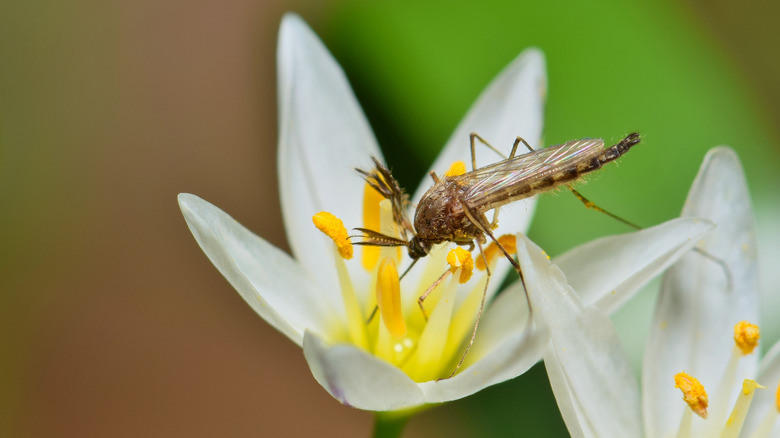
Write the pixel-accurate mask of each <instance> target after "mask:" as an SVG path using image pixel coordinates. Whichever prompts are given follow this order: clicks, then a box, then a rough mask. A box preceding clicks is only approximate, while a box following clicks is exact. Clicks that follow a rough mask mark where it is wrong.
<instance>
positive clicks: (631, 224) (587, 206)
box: [567, 186, 642, 230]
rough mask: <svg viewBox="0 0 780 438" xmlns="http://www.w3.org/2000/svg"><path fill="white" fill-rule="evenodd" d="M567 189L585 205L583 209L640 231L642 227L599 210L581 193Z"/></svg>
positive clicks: (599, 208)
mask: <svg viewBox="0 0 780 438" xmlns="http://www.w3.org/2000/svg"><path fill="white" fill-rule="evenodd" d="M567 187H568V188H569V190H571V192H572V193H573V194H574V196H576V197H577V199H579V200H580V202H582V203H583V204H584V205H585V208H590V209H591V210H596V211H598V212H600V213H604V214H606V215H607V216H609V217H611V218H612V219H615V220H616V221H618V222H622V223H624V224H626V225H628V226H629V227H631V228H633V229H635V230H641V229H642V227H640V226H639V225H636V224H634V223H633V222H629V221H627V220H625V219H623V218H622V217H620V216H618V215H616V214H612V213H610V212H608V211H607V210H604V209H603V208H601V207H599V206H598V205H596V204H594V203H593V201H591V200H589V199H588V198H586V197H584V196H582V193H580V192H578V191H577V190H576V189H575V188H574V187H572V186H567Z"/></svg>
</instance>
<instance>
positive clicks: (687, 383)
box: [674, 372, 707, 418]
mask: <svg viewBox="0 0 780 438" xmlns="http://www.w3.org/2000/svg"><path fill="white" fill-rule="evenodd" d="M674 387H675V388H680V390H681V391H682V393H683V400H685V403H688V406H690V408H691V410H692V411H693V412H695V413H696V414H697V415H698V416H700V417H701V418H707V392H706V391H705V390H704V385H702V384H701V383H699V381H698V380H697V379H696V378H695V377H693V376H691V375H689V374H687V373H686V372H682V373H677V374H675V375H674Z"/></svg>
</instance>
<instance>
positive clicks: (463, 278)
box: [447, 247, 474, 284]
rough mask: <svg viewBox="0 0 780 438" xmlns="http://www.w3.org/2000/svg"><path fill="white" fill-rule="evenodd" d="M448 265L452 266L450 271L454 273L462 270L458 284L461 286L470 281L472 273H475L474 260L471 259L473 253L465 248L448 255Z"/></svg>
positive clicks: (457, 249) (452, 251)
mask: <svg viewBox="0 0 780 438" xmlns="http://www.w3.org/2000/svg"><path fill="white" fill-rule="evenodd" d="M447 263H449V264H450V270H451V271H452V272H453V273H454V272H455V271H456V270H458V269H460V278H458V282H460V283H461V284H463V283H465V282H467V281H469V278H471V274H472V271H474V260H473V259H472V258H471V253H470V252H468V251H466V250H465V249H463V248H460V247H458V248H455V249H453V250H451V251H450V252H449V254H447Z"/></svg>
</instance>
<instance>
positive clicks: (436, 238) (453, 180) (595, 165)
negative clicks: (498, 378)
mask: <svg viewBox="0 0 780 438" xmlns="http://www.w3.org/2000/svg"><path fill="white" fill-rule="evenodd" d="M477 140H479V141H480V142H481V143H483V144H484V145H486V146H487V147H489V148H491V149H493V150H494V151H496V152H498V150H496V149H495V148H494V147H493V146H491V145H490V144H489V143H488V142H487V141H485V140H484V139H482V137H480V136H479V135H477V134H476V133H472V134H471V165H472V170H471V171H470V172H466V173H462V174H460V175H453V176H450V175H444V176H442V177H439V176H438V175H436V173H434V172H431V174H430V175H431V178H432V179H433V182H434V184H433V186H431V187H430V188H429V189H428V191H427V192H425V194H424V195H423V196H422V198H421V199H420V202H419V203H418V204H417V208H416V210H415V214H414V222H412V221H410V220H409V218H408V217H407V213H406V212H407V211H408V206H409V200H408V196H407V195H406V193H404V191H403V189H401V187H400V186H399V184H398V183H397V182H396V180H395V179H394V178H393V176H392V174H391V173H390V170H389V169H388V168H387V167H385V166H384V165H382V164H381V163H380V162H379V161H378V160H376V159H374V166H375V167H374V169H373V170H372V171H365V170H360V169H357V170H358V172H359V173H360V174H361V175H362V176H363V178H364V179H365V181H366V182H367V183H368V184H369V185H370V186H371V187H373V188H374V189H375V190H377V191H378V192H379V193H380V194H381V195H382V196H383V197H385V198H386V199H389V200H390V203H391V206H392V212H393V220H394V221H395V222H396V224H397V225H399V228H400V229H401V237H400V238H399V237H394V236H388V235H385V234H382V233H380V232H378V231H375V230H370V229H366V228H355V230H357V231H359V232H361V233H362V234H361V235H359V236H354V237H357V238H361V239H362V240H361V241H359V242H354V243H355V244H357V245H368V246H404V247H406V248H407V252H408V254H409V257H410V258H411V259H412V263H411V265H410V266H409V268H407V270H406V271H405V272H404V274H403V275H402V277H403V276H404V275H405V274H406V272H408V271H409V269H411V267H412V266H414V264H415V263H416V262H417V260H419V259H420V258H422V257H425V256H426V255H428V253H429V252H430V250H431V248H432V247H433V246H434V245H436V244H440V243H444V242H452V243H455V244H458V245H464V246H469V248H473V247H474V246H475V245H476V246H477V247H478V248H479V251H480V257H482V258H483V261H484V262H485V267H486V274H487V280H486V282H485V288H484V291H483V293H482V301H481V304H480V308H479V312H478V314H477V318H476V322H475V324H474V330H473V331H472V336H471V339H470V341H469V343H468V345H467V347H466V349H465V351H464V353H463V355H462V356H461V358H460V361H459V362H458V364H457V366H456V367H455V370H454V371H453V372H452V374H451V375H450V376H449V377H452V376H453V375H454V374H455V373H456V372H457V370H458V369H459V368H460V366H461V365H462V364H463V360H464V359H465V358H466V355H467V354H468V352H469V350H470V349H471V346H472V345H473V343H474V339H475V338H476V334H477V328H478V326H479V320H480V318H481V316H482V311H483V309H484V306H485V298H486V295H487V288H488V284H489V282H490V276H491V272H490V268H489V267H488V260H487V258H486V257H485V254H484V251H483V248H482V245H483V244H485V243H487V239H488V238H489V239H490V240H491V241H492V242H493V243H495V244H496V245H497V247H498V248H499V249H500V250H501V252H502V253H503V254H504V256H505V257H506V258H507V260H509V262H510V263H511V264H512V267H514V269H515V271H516V272H517V274H518V276H519V278H520V281H521V282H522V284H523V288H524V290H525V279H524V277H523V271H522V269H521V267H520V265H519V264H518V262H517V261H516V260H515V258H514V257H512V255H511V254H509V252H507V250H506V249H505V248H504V247H503V246H502V245H501V244H500V243H499V242H498V240H497V239H496V237H495V236H494V235H493V232H492V230H493V229H495V227H496V226H497V223H498V210H499V209H500V208H501V207H502V206H504V205H507V204H510V203H513V202H516V201H519V200H522V199H525V198H529V197H532V196H534V195H537V194H540V193H543V192H547V191H550V190H553V189H555V188H557V187H560V186H564V185H567V186H569V188H570V189H571V190H572V191H573V192H574V193H575V195H577V196H578V198H579V199H580V200H581V201H582V202H583V203H585V204H586V206H589V207H590V208H596V209H599V210H601V211H604V210H603V209H600V208H599V207H595V206H593V205H588V203H589V201H587V199H585V198H584V197H582V195H580V194H579V193H578V192H577V191H576V190H574V189H573V188H572V187H571V186H570V184H572V183H574V182H575V181H576V180H578V179H580V178H581V177H582V176H583V175H585V174H587V173H590V172H593V171H596V170H598V169H600V168H601V167H602V166H603V165H604V164H607V163H609V162H611V161H614V160H616V159H618V158H619V157H620V156H622V155H623V154H625V153H626V152H628V151H629V149H631V148H632V147H633V146H635V145H636V144H638V143H639V142H640V141H641V139H640V137H639V134H638V133H632V134H629V135H628V136H626V137H625V138H624V139H622V140H621V141H619V142H618V143H617V144H615V145H614V146H611V147H608V148H605V147H604V140H602V139H581V140H572V141H568V142H566V143H564V144H561V145H557V146H550V147H548V148H544V149H537V150H534V149H533V148H531V146H530V145H529V144H528V143H527V142H526V141H525V140H524V139H523V138H521V137H517V139H516V140H515V142H514V145H513V146H512V151H511V153H510V155H509V157H508V158H506V159H503V160H501V161H498V162H496V163H494V164H491V165H488V166H483V167H480V168H477V165H476V156H475V149H476V146H475V144H476V143H475V142H476V141H477ZM521 143H522V144H524V145H525V146H526V148H528V150H529V152H527V153H525V154H522V155H516V153H517V148H518V146H519V145H520V144H521ZM498 153H499V154H500V152H498ZM591 204H592V203H591ZM491 210H493V212H494V213H493V218H492V220H488V218H487V217H486V213H488V212H489V211H491ZM604 212H605V213H607V214H609V215H611V216H613V217H615V216H614V215H612V214H611V213H609V212H606V211H604ZM618 219H619V218H618ZM412 224H413V225H412ZM629 225H632V226H633V224H630V223H629ZM409 236H411V237H409ZM428 292H429V291H426V294H427V293H428ZM525 296H526V302H527V303H528V308H529V311H530V312H532V311H533V310H532V307H531V302H530V299H529V297H528V292H527V291H526V292H525ZM422 299H424V297H423V298H421V301H420V306H421V307H422ZM423 313H425V311H424V309H423ZM531 321H532V318H531V314H529V317H528V321H527V324H530V323H531Z"/></svg>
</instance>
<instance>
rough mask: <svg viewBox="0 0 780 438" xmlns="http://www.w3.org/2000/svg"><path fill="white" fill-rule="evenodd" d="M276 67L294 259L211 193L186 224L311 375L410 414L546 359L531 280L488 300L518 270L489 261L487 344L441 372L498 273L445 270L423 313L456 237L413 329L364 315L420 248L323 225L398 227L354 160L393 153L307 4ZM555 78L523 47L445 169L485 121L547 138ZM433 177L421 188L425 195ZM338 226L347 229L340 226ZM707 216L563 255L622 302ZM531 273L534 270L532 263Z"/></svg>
mask: <svg viewBox="0 0 780 438" xmlns="http://www.w3.org/2000/svg"><path fill="white" fill-rule="evenodd" d="M278 74H279V135H280V139H279V173H280V191H281V201H282V210H283V215H284V221H285V226H286V229H287V236H288V239H289V242H290V246H291V248H292V253H293V257H290V256H288V255H287V254H285V253H284V252H282V251H280V250H279V249H277V248H275V247H273V246H271V245H270V244H268V243H267V242H266V241H264V240H263V239H261V238H260V237H257V236H256V235H254V234H253V233H251V232H250V231H248V230H247V229H246V228H244V227H242V226H241V225H240V224H238V223H237V222H235V221H234V220H233V219H232V218H230V217H229V216H228V215H227V214H225V213H223V212H222V211H220V210H219V209H217V208H216V207H214V206H212V205H211V204H209V203H207V202H205V201H203V200H201V199H200V198H198V197H196V196H194V195H189V194H181V195H179V204H180V207H181V209H182V212H183V214H184V217H185V219H186V221H187V224H188V226H189V227H190V230H191V231H192V233H193V235H194V236H195V238H196V239H197V241H198V243H199V245H200V246H201V248H202V249H203V250H204V252H206V254H207V255H208V257H209V259H210V260H211V261H212V262H213V263H214V265H215V266H216V267H217V269H219V271H220V272H221V273H222V274H223V275H224V276H225V278H227V280H228V281H229V282H230V283H231V284H232V285H233V286H234V287H235V288H236V290H237V291H238V292H239V293H240V294H241V295H242V297H244V299H245V300H246V301H247V303H249V305H250V306H251V307H252V308H253V309H254V310H255V311H256V312H257V313H258V314H259V315H260V316H261V317H263V318H264V319H265V320H266V321H268V322H269V323H270V324H271V325H273V326H274V327H275V328H277V329H278V330H279V331H281V332H282V333H284V334H285V335H286V336H287V337H289V338H290V339H291V340H292V341H293V342H295V343H297V344H298V345H300V346H302V348H303V351H304V355H305V357H306V360H307V361H308V363H309V366H310V368H311V371H312V374H313V375H314V377H315V378H316V379H317V381H318V382H320V384H322V386H323V387H324V388H325V389H326V390H327V391H328V392H329V393H330V394H331V395H333V396H334V397H335V398H336V399H338V400H339V401H341V402H342V403H344V404H347V405H351V406H354V407H357V408H360V409H368V410H377V411H385V410H400V409H405V408H410V407H414V406H418V405H422V404H425V403H438V402H444V401H448V400H453V399H457V398H461V397H465V396H467V395H469V394H472V393H474V392H476V391H479V390H480V389H482V388H485V387H486V386H489V385H493V384H495V383H499V382H501V381H504V380H507V379H510V378H513V377H515V376H518V375H519V374H521V373H523V372H525V371H526V370H527V369H528V368H529V367H530V366H532V365H533V364H534V363H535V362H536V361H537V360H538V359H539V358H540V357H541V352H542V350H543V349H544V347H545V345H546V342H547V330H546V328H545V324H544V322H543V321H536V322H535V324H534V329H533V330H532V332H531V333H526V330H525V329H526V328H527V327H528V326H527V325H526V324H525V323H524V322H523V321H526V320H527V318H528V310H527V306H526V305H525V298H524V295H523V292H522V289H518V288H514V289H513V290H509V291H505V292H504V293H502V294H501V295H500V296H499V297H498V298H496V299H495V300H492V303H491V302H490V300H491V298H492V297H493V296H494V295H495V294H496V292H497V288H498V286H499V283H500V282H499V281H497V280H496V279H500V278H502V276H503V275H504V274H505V273H506V272H507V270H508V269H509V264H508V263H507V262H506V260H496V261H495V262H494V264H492V265H491V266H493V271H494V274H495V277H494V280H493V281H492V282H491V283H490V287H489V288H488V291H487V294H488V302H489V304H488V305H487V306H486V310H485V312H484V314H483V317H482V319H481V323H480V327H479V331H478V336H477V340H476V342H475V343H474V347H473V348H472V349H471V351H470V352H469V353H468V355H467V356H466V360H465V362H464V363H463V366H462V367H460V368H459V370H458V372H457V374H455V375H454V376H453V377H452V378H449V379H445V380H439V381H437V379H442V378H446V377H448V376H449V374H450V373H451V372H452V371H453V370H454V369H455V365H456V363H457V362H458V360H459V359H460V357H461V356H462V355H463V351H464V349H465V346H466V344H467V343H468V339H469V338H470V335H471V332H472V329H473V327H474V321H475V319H476V315H477V311H478V309H479V302H480V299H481V297H482V291H483V286H484V282H485V280H486V278H485V275H484V273H479V274H477V275H474V276H473V278H472V279H471V280H470V281H468V282H467V283H466V284H463V285H459V284H458V283H457V281H454V280H446V281H445V282H444V283H443V285H442V287H440V288H439V289H437V290H436V291H435V292H434V293H433V294H432V295H431V297H430V298H429V301H426V303H425V306H426V309H427V311H428V312H429V314H430V318H429V319H428V320H426V319H425V318H424V317H423V314H422V311H421V310H420V308H419V307H418V305H417V299H418V297H419V296H420V295H421V294H422V293H423V292H424V291H425V290H426V289H427V288H428V286H430V285H431V284H433V283H434V281H435V280H436V279H437V278H438V277H439V275H440V274H441V273H442V271H444V268H445V266H446V264H445V262H444V257H445V255H446V253H447V251H446V250H447V246H446V245H443V246H442V247H441V248H434V250H433V251H432V252H431V254H430V255H429V256H428V257H425V258H424V259H421V261H420V262H419V263H418V264H417V265H416V266H415V267H414V269H413V270H411V271H410V273H409V275H408V276H407V277H406V278H404V279H403V282H402V283H401V286H402V287H401V291H400V302H398V303H396V305H397V308H396V309H395V310H396V313H395V315H396V317H395V319H394V321H395V322H398V323H399V324H404V325H405V327H404V328H403V330H401V329H398V330H395V329H393V328H392V327H391V328H388V327H389V326H388V324H387V321H385V320H384V319H385V317H384V316H383V315H384V314H380V316H378V317H374V318H372V319H371V320H370V321H369V322H367V321H368V320H369V315H370V314H371V311H372V309H373V308H374V307H375V304H374V303H376V294H377V292H376V291H377V289H378V287H377V283H379V284H380V285H381V286H379V289H380V290H381V291H383V292H382V293H385V292H386V291H390V292H393V290H394V289H396V288H397V281H398V280H397V267H403V268H405V267H406V266H408V265H409V262H410V261H409V259H408V257H407V255H406V254H405V253H402V252H400V251H396V249H382V250H381V254H380V255H381V256H382V257H383V258H382V260H383V261H382V262H381V263H376V262H377V260H378V258H379V256H378V255H377V254H374V256H376V259H374V260H373V261H372V260H368V261H367V260H365V259H364V257H365V254H366V253H367V252H370V251H376V248H372V249H368V250H366V249H365V248H357V249H356V250H357V254H356V257H355V258H353V259H351V260H345V259H343V258H342V257H341V256H340V255H339V254H338V253H337V251H336V249H335V245H334V241H333V240H331V239H329V238H328V237H326V236H325V235H323V234H322V233H321V232H320V231H319V230H317V229H315V227H314V226H313V225H312V222H311V221H312V217H313V215H315V214H317V213H319V212H321V211H328V212H330V213H333V214H334V215H335V216H337V217H338V218H340V219H342V220H343V223H344V224H346V226H347V227H349V228H352V227H364V226H366V225H365V221H370V220H374V221H376V220H378V221H379V224H378V226H379V227H380V228H381V230H382V231H383V230H385V229H387V230H390V231H388V232H392V228H393V223H392V220H391V219H389V217H390V213H389V212H388V211H387V208H386V207H387V206H386V201H385V203H382V204H379V205H377V201H376V200H372V198H375V197H376V196H375V195H374V196H372V195H371V194H372V193H373V192H372V191H371V190H366V189H365V187H366V185H365V183H364V182H363V181H362V180H361V179H360V177H359V175H358V174H357V172H355V171H354V168H356V167H357V168H362V169H370V168H371V167H372V162H371V158H370V157H371V156H374V157H377V158H378V159H379V160H380V161H381V153H380V151H379V148H378V146H377V144H376V140H375V139H374V136H373V135H372V133H371V130H370V128H369V126H368V123H367V121H366V120H365V117H364V115H363V113H362V111H361V110H360V107H359V105H358V103H357V101H356V100H355V97H354V95H353V94H352V91H351V90H350V87H349V85H348V83H347V80H346V78H345V77H344V74H343V72H342V70H341V69H340V67H339V66H338V65H337V64H336V62H335V61H334V60H333V58H332V57H331V55H330V54H329V53H328V52H327V50H326V49H325V48H324V46H323V45H322V43H321V42H320V41H319V40H318V39H317V38H316V36H315V35H314V34H313V33H312V32H311V30H310V29H309V28H308V27H307V26H306V25H305V23H303V22H302V21H301V20H300V19H299V18H298V17H297V16H294V15H287V16H285V18H284V20H283V21H282V26H281V31H280V37H279V54H278ZM545 81H546V79H545V72H544V59H543V57H542V54H541V53H540V52H539V51H537V50H533V49H531V50H527V51H525V52H524V53H522V54H521V55H520V56H518V58H517V59H516V60H515V61H513V62H512V63H511V64H510V65H509V66H508V67H507V68H506V69H505V70H504V71H503V72H502V73H501V74H500V75H499V76H498V77H497V78H496V79H495V80H494V81H493V82H492V83H491V84H490V86H488V88H487V89H486V90H485V91H484V92H483V94H482V95H481V96H480V98H479V99H478V100H477V102H476V103H475V104H474V106H473V107H472V109H471V110H470V111H469V113H468V114H467V115H466V117H465V118H464V120H463V121H462V122H461V123H460V125H459V126H458V128H457V129H456V130H455V133H454V134H453V135H452V137H451V138H450V140H449V142H448V143H447V145H446V146H445V148H444V150H443V152H442V153H441V155H440V156H439V158H438V159H437V160H436V162H435V163H434V165H433V169H435V170H436V172H437V173H439V174H442V173H443V171H444V170H446V169H447V168H448V167H449V166H450V165H451V164H452V163H453V162H455V161H458V160H460V161H464V162H467V163H470V158H469V157H470V152H469V148H468V134H469V133H470V132H472V131H475V132H479V133H480V134H481V135H482V136H483V137H484V138H486V139H488V140H489V141H491V142H492V143H493V144H494V145H510V144H512V142H513V141H514V139H515V138H516V136H517V135H518V134H519V133H521V134H522V135H523V136H524V137H525V138H526V139H528V140H530V141H531V142H532V144H539V141H540V138H541V125H542V110H543V101H544V96H545V93H546V84H545ZM477 155H478V159H479V162H478V165H484V164H486V163H489V162H491V161H495V160H496V159H497V157H494V156H491V153H489V151H488V152H486V153H481V152H479V153H478V154H477ZM427 186H428V183H423V185H422V186H421V188H420V189H418V191H417V192H416V194H415V196H413V199H414V200H416V199H419V198H420V196H421V195H422V193H423V191H424V190H425V188H426V187H427ZM532 210H533V201H532V200H526V201H523V202H519V203H517V204H516V205H513V206H512V207H511V208H505V209H503V210H502V211H501V224H500V227H499V228H498V229H497V230H496V231H495V233H496V235H503V234H506V233H507V232H508V231H510V232H511V234H515V233H517V232H518V231H521V232H522V231H525V229H526V228H527V226H528V224H529V222H530V217H531V213H532ZM371 215H374V216H373V219H370V218H369V219H367V217H368V216H371ZM376 216H378V218H379V219H377V217H376ZM328 218H329V217H328ZM328 220H330V218H329V219H328ZM329 224H330V225H328V226H332V227H335V225H334V224H335V222H329ZM375 226H376V225H375ZM710 227H711V224H708V223H706V222H701V221H695V220H690V219H688V220H676V221H671V222H669V223H666V224H663V225H660V226H658V227H655V228H653V229H649V230H645V231H642V232H638V233H632V234H627V235H624V236H618V237H610V238H605V239H601V240H599V241H595V242H591V243H590V244H588V245H585V246H584V247H583V248H580V249H575V250H573V251H572V252H571V253H570V254H568V255H566V256H563V257H561V259H560V260H561V263H562V264H564V265H565V266H566V267H567V269H568V270H570V271H571V274H570V275H571V277H572V278H577V279H579V281H580V282H581V283H582V286H581V288H582V290H585V291H587V292H586V294H587V295H588V296H589V297H590V299H592V300H594V301H599V302H605V303H607V302H608V303H610V304H608V305H609V306H611V307H614V306H616V305H617V304H619V302H620V301H621V300H623V299H625V298H626V297H628V296H630V295H631V294H632V293H633V292H634V291H636V290H637V289H638V288H639V287H640V286H641V284H642V283H644V282H645V281H646V280H647V279H648V278H650V277H652V276H653V275H655V274H656V273H658V272H660V270H661V269H663V268H665V267H666V266H668V264H669V263H671V262H672V260H673V259H674V257H675V256H677V255H679V254H682V253H683V252H684V251H686V250H687V249H688V248H690V246H691V245H693V243H694V242H695V241H696V239H698V238H699V237H700V236H701V235H702V234H703V233H705V232H707V231H708V230H709V229H710ZM337 240H338V241H339V242H343V241H344V239H343V238H338V239H337ZM629 254H631V255H630V256H629ZM377 265H380V266H382V268H381V269H378V267H377ZM523 269H524V272H525V273H526V275H531V276H533V275H534V272H533V271H534V268H533V267H529V268H527V269H526V268H525V267H524V268H523ZM588 271H591V272H588ZM455 277H456V276H455V275H453V276H452V278H453V279H454V278H455ZM436 302H438V303H439V304H438V305H436ZM605 305H607V304H605ZM380 313H381V312H380ZM380 319H382V320H383V321H382V323H380V321H379V320H380ZM391 331H392V332H393V333H394V334H391Z"/></svg>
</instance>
